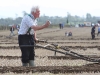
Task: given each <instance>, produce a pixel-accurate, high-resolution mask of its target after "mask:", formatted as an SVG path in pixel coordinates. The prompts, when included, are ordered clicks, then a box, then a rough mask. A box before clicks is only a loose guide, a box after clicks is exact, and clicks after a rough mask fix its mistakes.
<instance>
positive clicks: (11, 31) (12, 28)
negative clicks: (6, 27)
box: [10, 26, 15, 36]
mask: <svg viewBox="0 0 100 75" xmlns="http://www.w3.org/2000/svg"><path fill="white" fill-rule="evenodd" d="M14 30H15V27H14V26H11V27H10V36H14Z"/></svg>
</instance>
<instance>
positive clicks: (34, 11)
mask: <svg viewBox="0 0 100 75" xmlns="http://www.w3.org/2000/svg"><path fill="white" fill-rule="evenodd" d="M31 14H32V15H33V16H34V18H35V19H36V18H39V16H40V10H39V7H38V6H33V7H32V9H31Z"/></svg>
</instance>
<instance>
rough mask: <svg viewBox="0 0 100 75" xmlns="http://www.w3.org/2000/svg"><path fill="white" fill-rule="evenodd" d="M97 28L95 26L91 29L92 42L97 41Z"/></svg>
mask: <svg viewBox="0 0 100 75" xmlns="http://www.w3.org/2000/svg"><path fill="white" fill-rule="evenodd" d="M95 28H96V25H94V26H93V27H92V29H91V36H92V40H93V39H95Z"/></svg>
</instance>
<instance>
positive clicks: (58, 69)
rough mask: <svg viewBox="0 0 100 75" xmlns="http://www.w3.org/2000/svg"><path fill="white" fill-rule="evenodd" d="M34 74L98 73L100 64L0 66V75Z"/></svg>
mask: <svg viewBox="0 0 100 75" xmlns="http://www.w3.org/2000/svg"><path fill="white" fill-rule="evenodd" d="M7 72H14V73H29V72H32V73H35V72H40V73H41V72H50V73H82V72H88V73H89V72H94V73H96V72H100V63H95V64H88V65H84V66H74V67H70V66H36V67H20V66H19V67H10V66H3V67H2V66H0V73H7Z"/></svg>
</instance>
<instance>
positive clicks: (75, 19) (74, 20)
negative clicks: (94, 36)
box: [0, 11, 100, 26]
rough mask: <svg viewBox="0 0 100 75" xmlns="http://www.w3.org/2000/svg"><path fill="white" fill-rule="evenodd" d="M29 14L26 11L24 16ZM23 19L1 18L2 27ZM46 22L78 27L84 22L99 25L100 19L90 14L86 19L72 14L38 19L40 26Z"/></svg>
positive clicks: (0, 24) (44, 16) (43, 16)
mask: <svg viewBox="0 0 100 75" xmlns="http://www.w3.org/2000/svg"><path fill="white" fill-rule="evenodd" d="M26 14H27V13H26V12H25V11H24V12H23V16H24V15H26ZM21 20H22V17H16V18H15V19H13V18H5V19H4V18H0V26H9V25H12V24H20V23H21ZM46 20H50V21H51V23H52V25H58V24H59V23H63V24H64V25H76V24H83V23H84V22H91V23H97V22H98V21H99V20H100V17H97V16H92V15H91V14H90V13H87V14H86V17H80V16H77V15H75V16H72V15H71V14H70V13H67V16H65V17H59V16H46V15H42V16H40V17H39V18H38V24H43V23H45V21H46Z"/></svg>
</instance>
